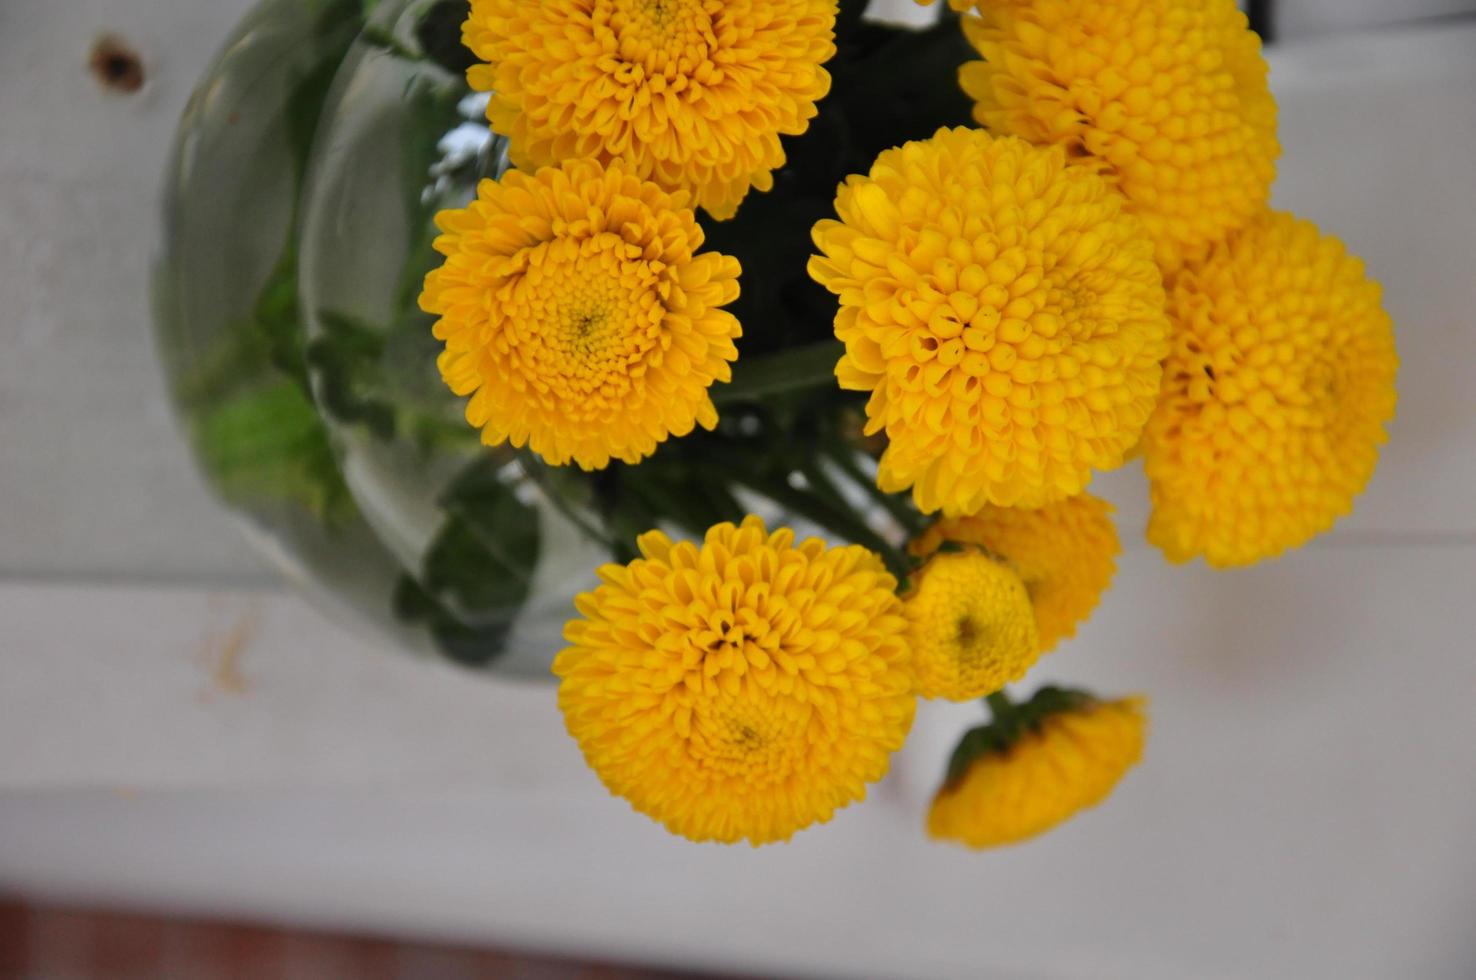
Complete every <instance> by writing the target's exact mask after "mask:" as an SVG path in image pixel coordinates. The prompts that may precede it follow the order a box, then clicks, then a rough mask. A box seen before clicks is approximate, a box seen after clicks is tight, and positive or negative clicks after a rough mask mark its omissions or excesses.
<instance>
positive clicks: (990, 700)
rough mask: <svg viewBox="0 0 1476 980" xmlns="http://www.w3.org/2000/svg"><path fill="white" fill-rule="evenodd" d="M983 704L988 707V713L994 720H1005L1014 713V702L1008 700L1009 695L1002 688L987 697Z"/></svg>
mask: <svg viewBox="0 0 1476 980" xmlns="http://www.w3.org/2000/svg"><path fill="white" fill-rule="evenodd" d="M984 703H985V704H987V705H989V713H990V714H992V715H993V716H994V717H995V718H1007V717H1009V716H1010V715H1012V714H1014V713H1015V702H1014V701H1012V700H1010V695H1009V693H1008V692H1006V691H1005V689H1004V688H1000V689H999V690H998V691H995V692H994V693H993V694H990V695H987V696H986V697H985V698H984Z"/></svg>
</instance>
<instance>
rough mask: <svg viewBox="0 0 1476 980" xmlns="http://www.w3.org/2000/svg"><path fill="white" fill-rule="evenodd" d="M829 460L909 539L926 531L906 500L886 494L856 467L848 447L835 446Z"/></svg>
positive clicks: (853, 453)
mask: <svg viewBox="0 0 1476 980" xmlns="http://www.w3.org/2000/svg"><path fill="white" fill-rule="evenodd" d="M829 455H830V458H831V460H832V461H834V462H835V465H836V466H838V467H840V469H841V472H843V473H845V474H846V476H847V477H849V478H850V479H851V481H852V482H853V483H855V484H856V485H857V486H859V487H861V488H862V489H863V490H865V491H866V492H867V493H868V494H869V495H870V496H871V499H872V500H875V501H876V502H877V503H878V504H880V505H881V507H882V509H883V510H885V511H886V512H887V513H888V514H891V515H892V517H893V519H895V520H896V522H897V523H898V524H900V525H902V529H903V530H904V531H906V532H907V536H908V537H909V538H915V537H917V536H918V535H919V534H922V533H923V531H925V530H927V522H926V520H925V519H924V518H923V516H922V515H921V514H919V513H918V512H917V511H915V510H913V509H912V507H911V506H909V505H908V503H907V500H906V499H905V498H903V497H899V496H897V495H896V494H891V493H887V492H886V491H885V490H883V489H882V488H881V487H879V486H877V485H876V480H874V479H872V478H871V477H868V476H867V475H866V474H865V473H863V472H862V471H861V467H859V466H857V465H856V455H855V451H854V450H853V449H851V448H850V447H849V446H845V445H839V446H835V447H834V448H833V449H832V450H831V452H830V454H829Z"/></svg>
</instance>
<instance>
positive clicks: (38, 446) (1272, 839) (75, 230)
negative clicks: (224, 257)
mask: <svg viewBox="0 0 1476 980" xmlns="http://www.w3.org/2000/svg"><path fill="white" fill-rule="evenodd" d="M530 2H534V0H530ZM250 6H251V0H69V2H67V3H55V2H50V0H0V337H3V339H4V341H5V346H4V349H3V350H4V352H3V354H0V977H12V976H16V977H29V978H36V980H59V978H65V977H134V976H137V977H147V976H188V977H216V976H247V977H258V976H293V977H330V976H353V977H380V976H383V977H463V976H465V977H472V976H537V977H584V976H590V977H594V976H599V977H625V976H648V975H652V971H655V970H658V969H661V970H667V971H672V972H675V973H691V972H699V973H705V972H716V973H720V974H724V975H730V976H796V977H799V976H817V977H819V976H838V977H845V976H856V977H954V976H987V977H1022V978H1025V977H1031V978H1079V977H1092V978H1095V977H1136V978H1142V977H1166V978H1181V977H1185V976H1192V977H1197V978H1218V977H1225V978H1229V977H1250V976H1255V977H1298V978H1310V977H1337V978H1349V977H1388V976H1393V975H1400V976H1407V977H1451V978H1468V977H1472V976H1476V931H1473V930H1472V928H1471V927H1472V923H1473V922H1476V847H1473V845H1472V844H1471V841H1472V840H1473V838H1476V776H1473V773H1476V764H1473V763H1476V759H1473V746H1476V711H1473V710H1472V704H1473V698H1476V656H1473V654H1476V649H1473V647H1476V641H1473V639H1472V637H1473V636H1476V614H1473V612H1472V604H1471V602H1470V594H1471V591H1472V586H1473V584H1476V386H1473V385H1472V384H1471V382H1470V373H1471V369H1472V366H1473V365H1476V327H1473V324H1472V312H1471V311H1472V310H1473V309H1476V274H1473V265H1472V263H1473V256H1476V191H1473V179H1476V163H1473V161H1476V2H1469V0H1400V2H1398V3H1392V4H1391V3H1377V2H1375V0H1265V2H1256V3H1252V4H1251V5H1250V6H1251V8H1252V13H1253V14H1254V15H1255V17H1256V19H1257V22H1258V23H1259V24H1260V25H1261V26H1262V28H1263V31H1264V32H1265V33H1267V35H1268V36H1269V37H1271V38H1272V39H1273V41H1272V44H1271V45H1270V47H1269V48H1268V59H1269V61H1270V63H1271V84H1272V88H1273V90H1274V92H1275V93H1276V95H1277V98H1278V101H1279V103H1280V106H1281V122H1280V126H1281V140H1282V145H1283V156H1282V159H1281V163H1280V170H1279V174H1280V176H1279V178H1278V182H1277V184H1276V188H1275V204H1276V206H1278V207H1282V208H1287V209H1291V210H1295V211H1297V212H1299V213H1301V214H1303V215H1305V216H1308V217H1311V218H1313V219H1315V220H1316V221H1318V222H1319V223H1320V224H1321V225H1322V226H1323V228H1324V229H1326V230H1327V231H1330V232H1332V233H1335V234H1337V235H1339V236H1341V237H1342V238H1343V239H1344V240H1345V241H1346V242H1347V243H1348V245H1349V247H1350V248H1351V249H1352V250H1353V251H1354V252H1356V253H1358V254H1359V255H1361V256H1362V257H1363V258H1364V259H1365V260H1366V262H1367V264H1368V267H1369V269H1370V270H1371V272H1372V274H1373V276H1374V277H1375V278H1377V279H1379V280H1381V281H1382V282H1383V283H1384V285H1385V296H1386V302H1387V306H1388V308H1389V311H1390V312H1391V314H1392V315H1393V317H1394V319H1395V322H1396V324H1397V327H1398V335H1397V336H1398V342H1399V347H1400V354H1401V358H1402V370H1401V378H1400V395H1401V401H1400V414H1399V418H1398V419H1397V420H1396V422H1395V423H1394V425H1393V427H1392V430H1391V441H1390V443H1389V445H1388V446H1387V447H1386V448H1385V450H1384V453H1383V456H1382V460H1381V464H1380V469H1379V471H1378V473H1377V474H1376V476H1375V478H1374V480H1373V483H1372V484H1371V486H1370V488H1369V489H1368V491H1367V492H1366V493H1365V495H1364V496H1363V498H1362V499H1361V501H1360V503H1359V508H1358V510H1357V512H1356V513H1355V514H1354V516H1352V517H1351V518H1349V519H1347V520H1345V521H1343V522H1341V523H1340V524H1339V526H1338V527H1337V529H1336V530H1335V531H1334V532H1332V533H1331V534H1329V535H1326V536H1324V537H1323V538H1322V539H1319V540H1318V541H1317V542H1314V543H1313V544H1312V545H1311V546H1309V547H1308V548H1306V549H1304V550H1302V551H1300V552H1298V553H1296V554H1294V555H1292V556H1290V557H1287V558H1285V559H1283V560H1280V561H1277V562H1273V563H1269V564H1265V565H1262V566H1259V567H1256V568H1253V569H1249V570H1245V571H1239V572H1234V573H1222V574H1216V573H1212V572H1210V571H1208V570H1207V569H1205V568H1203V567H1199V566H1191V567H1188V568H1182V569H1178V568H1170V567H1169V566H1168V565H1167V564H1166V563H1165V562H1164V561H1163V560H1162V558H1161V557H1160V556H1159V555H1158V554H1157V552H1156V551H1153V550H1151V549H1149V548H1148V547H1147V546H1146V544H1144V543H1143V541H1142V536H1141V529H1142V525H1143V522H1144V519H1145V517H1146V512H1147V505H1146V490H1145V487H1144V485H1143V481H1142V478H1141V473H1140V472H1139V471H1138V470H1137V469H1136V468H1135V467H1129V468H1128V469H1127V470H1125V471H1122V472H1119V473H1114V474H1111V475H1110V476H1109V477H1108V478H1104V479H1102V480H1100V481H1099V485H1100V492H1102V493H1104V494H1105V495H1106V496H1108V497H1109V498H1111V499H1112V500H1114V501H1115V502H1116V503H1117V505H1118V510H1119V517H1120V525H1119V526H1120V530H1121V533H1122V535H1123V537H1124V541H1125V546H1126V549H1127V552H1126V554H1125V555H1124V556H1123V558H1122V560H1121V562H1120V565H1119V572H1118V577H1117V579H1116V583H1115V586H1114V589H1113V592H1112V594H1111V595H1110V596H1109V598H1108V601H1107V602H1105V603H1104V605H1103V606H1102V608H1101V609H1100V610H1099V611H1098V612H1097V614H1096V617H1095V618H1094V620H1093V622H1092V623H1091V624H1090V626H1089V627H1088V628H1086V629H1085V630H1084V632H1083V634H1082V636H1081V637H1080V638H1078V639H1077V640H1076V641H1075V642H1074V643H1072V644H1071V645H1070V647H1069V648H1068V649H1067V651H1065V652H1063V653H1061V654H1057V655H1056V656H1055V657H1053V658H1050V659H1048V660H1047V661H1045V662H1044V663H1043V664H1042V667H1041V668H1040V669H1039V670H1038V671H1037V673H1038V674H1039V675H1040V677H1039V678H1038V679H1039V680H1042V681H1045V680H1060V681H1072V682H1079V683H1086V684H1089V685H1091V686H1093V687H1096V688H1100V689H1101V690H1102V691H1104V692H1121V693H1127V692H1130V691H1144V692H1146V693H1148V694H1149V695H1150V696H1151V697H1152V699H1153V705H1154V731H1153V737H1152V739H1151V741H1150V745H1149V750H1148V755H1147V758H1146V760H1145V763H1144V764H1143V765H1142V766H1141V767H1140V768H1139V769H1138V770H1136V771H1135V772H1134V773H1133V774H1131V775H1130V776H1129V777H1128V779H1127V780H1126V781H1125V782H1124V784H1123V785H1122V787H1121V788H1120V790H1119V791H1118V793H1117V794H1116V795H1115V796H1114V797H1113V799H1112V800H1111V801H1110V802H1108V803H1107V804H1106V805H1104V806H1103V807H1102V808H1100V809H1099V810H1095V811H1092V812H1091V813H1090V814H1088V815H1086V816H1084V817H1082V818H1080V819H1078V820H1076V821H1073V822H1072V823H1070V824H1068V825H1066V826H1064V827H1062V828H1061V829H1059V830H1058V831H1056V832H1054V833H1052V834H1050V835H1048V836H1046V837H1044V838H1042V839H1040V840H1038V841H1036V842H1033V843H1031V844H1029V845H1028V846H1025V847H1021V848H1017V849H1011V850H1006V851H1001V852H994V853H986V854H978V855H976V854H971V853H967V852H964V851H959V850H954V849H952V848H948V847H942V846H938V845H931V844H929V843H927V842H926V841H925V840H924V837H923V833H922V813H923V811H924V809H925V806H926V801H927V800H928V798H929V796H930V795H931V792H932V790H933V788H934V784H935V781H936V780H937V778H938V776H939V773H940V770H941V766H942V760H943V759H944V758H945V757H946V754H947V752H948V751H949V749H950V748H951V744H952V740H953V739H954V737H955V736H956V734H957V732H958V731H959V730H960V729H961V728H962V727H963V726H964V725H965V724H969V723H972V722H973V721H974V715H975V714H976V713H977V712H976V709H975V708H974V707H971V706H941V705H928V706H926V707H925V709H924V710H923V711H921V712H920V713H919V718H918V722H917V728H916V732H915V735H914V736H913V738H912V739H911V741H910V742H909V744H908V746H907V748H906V749H905V750H904V751H903V753H902V754H901V755H900V756H899V758H898V760H897V762H896V765H895V771H894V773H893V774H892V775H891V776H890V777H889V778H888V779H887V781H886V782H884V783H883V784H881V785H880V786H879V787H878V788H877V789H876V790H875V791H874V792H873V798H872V799H871V800H870V801H868V803H867V804H866V805H865V806H863V807H856V808H852V809H850V810H847V811H845V812H843V813H842V814H840V815H839V816H838V817H837V818H836V820H834V821H833V823H832V824H831V825H830V826H828V827H827V828H826V829H825V830H824V831H823V832H811V833H806V834H801V835H800V836H799V837H797V838H796V839H795V840H794V841H793V842H792V843H790V844H788V845H782V846H776V847H770V848H766V849H764V850H761V851H754V850H751V849H747V848H742V849H739V848H726V849H725V848H714V847H696V846H693V845H690V844H687V843H684V842H682V841H679V840H677V839H675V838H671V837H669V836H667V835H666V833H665V832H664V831H662V830H661V829H660V828H659V827H657V826H656V825H654V824H652V823H650V822H648V821H647V820H646V819H645V818H643V817H640V816H638V815H636V814H633V813H632V812H631V811H630V810H629V809H628V808H627V807H626V806H625V804H624V803H622V802H620V801H617V800H613V799H610V798H609V797H608V796H607V795H606V794H605V793H604V791H603V790H602V789H601V787H600V786H599V784H598V782H597V780H596V779H595V777H594V776H593V774H592V773H590V772H589V770H588V769H586V768H585V766H584V765H583V763H582V761H581V760H580V758H579V755H578V752H577V750H576V749H575V747H574V745H573V744H572V742H571V741H570V740H569V739H568V738H567V737H566V736H565V734H564V732H563V728H562V724H561V722H560V719H559V716H558V713H557V710H556V708H555V705H554V701H553V696H552V694H553V688H552V687H551V686H550V685H540V684H536V683H510V682H507V681H496V680H491V679H487V678H484V677H480V676H471V675H468V674H465V673H462V672H460V671H458V670H457V669H456V668H455V667H453V666H449V665H444V664H439V663H430V662H426V661H416V660H412V659H411V658H408V657H404V656H401V655H399V654H398V653H397V652H395V651H392V650H389V649H384V648H380V647H379V646H378V645H377V644H376V642H375V641H373V640H372V639H369V638H366V637H365V636H363V635H360V634H358V633H355V632H352V631H350V630H348V629H345V628H344V627H342V626H341V625H339V624H338V623H336V622H334V621H331V620H330V619H328V618H325V617H324V616H323V615H321V614H320V613H319V612H318V611H316V610H315V609H313V608H311V607H310V606H308V605H307V604H305V603H304V602H303V601H302V600H301V599H299V598H297V597H296V596H295V595H294V594H293V593H291V592H289V591H287V590H286V588H285V587H284V586H283V585H281V584H280V583H279V581H278V580H277V578H276V576H275V575H274V573H273V572H272V571H271V570H270V569H269V568H268V566H267V565H266V564H265V563H263V562H262V561H261V559H259V558H258V557H257V555H256V554H255V552H254V551H252V550H251V549H250V548H248V547H247V545H246V544H245V542H244V539H243V537H242V536H241V535H240V533H239V531H238V529H237V528H236V527H234V526H233V524H232V521H231V520H230V519H229V518H228V517H227V516H226V515H225V513H224V511H223V510H222V509H221V508H220V507H219V506H218V505H217V504H216V503H215V502H214V501H213V499H212V498H211V496H210V494H209V493H208V492H207V491H206V490H205V489H204V487H203V485H202V484H201V482H200V481H199V479H198V478H197V476H196V475H195V472H194V470H193V468H192V464H191V461H190V458H189V455H188V451H187V449H186V446H185V443H184V441H183V440H182V438H181V436H180V434H179V432H178V429H177V425H176V423H175V421H174V419H173V417H172V415H171V411H170V408H169V405H168V402H167V399H166V396H165V387H164V384H163V380H162V377H161V374H160V371H159V368H158V366H157V360H156V353H155V350H154V339H153V335H152V333H151V326H150V314H149V298H148V287H149V261H150V256H151V253H152V251H153V249H154V247H155V243H156V234H157V232H156V229H157V227H158V216H157V210H158V189H159V186H160V181H161V175H162V171H163V167H164V164H165V159H166V154H167V152H168V147H169V141H170V137H171V134H172V133H173V130H174V127H175V124H176V122H177V120H178V117H179V114H180V111H181V109H182V108H183V106H184V104H185V101H186V99H187V97H188V95H189V93H190V91H191V89H192V87H193V86H194V84H195V82H196V80H197V79H198V77H199V76H200V74H201V72H202V71H203V70H204V69H205V68H206V66H207V65H208V64H209V62H210V60H211V59H212V58H213V57H214V55H215V53H216V50H217V48H218V46H219V45H220V43H221V42H222V40H223V39H224V38H225V37H226V36H227V34H228V33H229V31H230V30H231V28H232V25H234V24H235V23H236V22H237V21H238V20H239V18H240V17H241V16H242V15H243V14H244V13H245V12H246V11H247V9H248V8H249V7H250ZM874 10H875V12H876V13H878V14H881V15H886V16H892V17H909V18H914V19H915V18H917V17H919V16H921V15H922V12H921V11H919V10H918V8H917V7H916V6H915V5H914V4H912V3H911V0H878V2H876V3H875V4H874ZM104 38H108V39H110V40H108V42H107V43H108V44H109V45H113V47H108V48H107V49H106V50H105V52H104V54H106V55H107V57H105V58H104V59H103V60H102V61H101V62H100V61H99V60H98V57H96V55H97V53H98V51H99V48H98V44H99V41H100V39H104ZM113 56H116V58H117V60H111V59H113ZM1032 676H1034V675H1032Z"/></svg>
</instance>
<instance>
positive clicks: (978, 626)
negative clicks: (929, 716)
mask: <svg viewBox="0 0 1476 980" xmlns="http://www.w3.org/2000/svg"><path fill="white" fill-rule="evenodd" d="M903 600H904V601H903V609H904V611H905V613H906V615H907V645H908V646H909V647H910V648H911V650H912V657H913V664H914V669H915V670H916V672H917V690H918V693H919V694H921V695H922V696H923V697H925V698H947V699H948V700H950V701H970V700H973V699H974V698H982V697H984V696H985V695H986V694H993V693H994V692H995V691H998V690H999V689H1000V688H1002V687H1004V686H1005V685H1006V684H1008V683H1009V682H1010V681H1014V680H1019V679H1020V678H1021V677H1024V676H1025V671H1027V670H1029V669H1030V665H1031V664H1033V663H1035V661H1036V659H1037V658H1038V657H1039V656H1040V639H1039V637H1038V636H1037V635H1036V629H1035V617H1034V616H1033V615H1032V614H1031V611H1030V596H1029V595H1028V594H1027V593H1026V591H1025V584H1024V583H1023V582H1021V581H1020V576H1018V575H1016V574H1015V573H1014V571H1012V570H1011V569H1010V568H1009V567H1008V566H1006V565H1005V564H1004V563H1003V562H1001V561H998V560H996V559H995V558H993V557H991V556H989V555H986V554H984V553H983V552H980V551H978V550H975V549H969V550H967V551H958V552H948V553H944V554H939V555H934V556H933V557H932V558H930V559H929V560H928V562H927V564H925V565H924V566H923V567H922V569H921V570H919V571H918V573H917V574H916V575H915V576H914V577H913V580H912V582H911V583H910V587H909V589H908V592H907V594H906V595H905V596H904V597H903Z"/></svg>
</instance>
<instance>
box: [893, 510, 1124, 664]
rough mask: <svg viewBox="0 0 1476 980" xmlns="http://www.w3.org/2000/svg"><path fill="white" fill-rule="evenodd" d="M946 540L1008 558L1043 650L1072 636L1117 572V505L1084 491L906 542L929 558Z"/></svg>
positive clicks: (986, 514)
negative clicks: (1114, 519)
mask: <svg viewBox="0 0 1476 980" xmlns="http://www.w3.org/2000/svg"><path fill="white" fill-rule="evenodd" d="M945 542H955V543H958V544H969V545H977V546H979V547H981V548H985V549H987V550H988V551H989V552H990V553H992V554H995V555H998V556H999V557H1001V558H1003V559H1004V560H1005V561H1007V562H1009V565H1010V567H1011V568H1013V569H1014V570H1015V572H1016V573H1017V574H1018V575H1019V576H1020V580H1021V581H1022V582H1024V583H1025V591H1026V592H1027V593H1029V595H1030V604H1031V606H1032V607H1033V608H1034V609H1035V626H1036V629H1037V630H1038V631H1039V633H1040V649H1041V652H1042V653H1045V652H1046V651H1049V650H1051V649H1052V648H1054V647H1055V645H1056V644H1057V643H1059V642H1060V641H1061V640H1063V639H1066V638H1069V637H1071V636H1074V635H1075V633H1076V627H1077V624H1078V623H1081V622H1082V621H1084V620H1085V619H1086V618H1087V616H1089V615H1090V614H1091V611H1092V610H1093V609H1095V608H1096V606H1097V602H1098V601H1099V600H1100V599H1101V598H1102V593H1103V592H1105V591H1106V590H1107V586H1109V585H1111V584H1112V575H1113V573H1114V572H1115V571H1116V570H1117V563H1116V561H1115V558H1116V556H1117V554H1118V552H1120V551H1121V550H1122V547H1121V545H1120V544H1119V543H1118V540H1117V529H1116V528H1115V527H1113V526H1112V505H1111V504H1109V503H1107V501H1105V500H1101V499H1099V498H1097V497H1093V496H1092V495H1091V494H1087V493H1083V494H1078V495H1077V496H1075V497H1068V498H1067V499H1065V500H1061V501H1058V502H1056V503H1054V504H1047V505H1046V506H1044V507H1039V508H1033V509H1031V508H1025V507H985V508H984V509H983V510H980V511H979V512H978V513H977V514H970V515H969V516H968V517H951V518H944V519H943V520H940V521H937V522H936V523H934V524H933V526H932V527H930V528H928V529H927V530H926V531H924V532H923V533H922V534H920V535H919V536H918V537H917V538H916V539H914V540H913V541H912V543H911V544H910V545H909V546H908V547H909V550H910V551H911V552H912V553H913V554H914V555H918V556H919V557H924V558H926V557H927V556H929V555H931V554H933V553H934V552H936V551H937V550H938V549H939V548H940V547H942V546H943V544H944V543H945Z"/></svg>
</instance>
